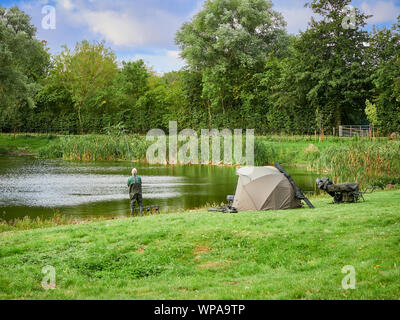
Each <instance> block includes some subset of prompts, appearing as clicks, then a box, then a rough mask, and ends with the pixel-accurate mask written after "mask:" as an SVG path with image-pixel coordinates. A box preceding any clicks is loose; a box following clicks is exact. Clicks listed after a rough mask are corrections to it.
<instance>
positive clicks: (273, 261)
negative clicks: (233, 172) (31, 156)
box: [0, 190, 400, 299]
mask: <svg viewBox="0 0 400 320" xmlns="http://www.w3.org/2000/svg"><path fill="white" fill-rule="evenodd" d="M366 198H367V202H365V203H358V204H344V205H332V204H329V203H330V202H331V200H330V199H328V198H320V199H317V200H314V202H315V205H316V207H317V209H315V210H310V209H298V210H289V211H271V212H240V213H238V214H233V215H229V214H217V213H207V212H191V213H180V214H169V215H161V216H149V217H145V218H138V219H135V220H130V219H122V220H112V221H102V222H94V223H89V224H83V225H68V226H58V227H54V228H46V229H35V230H27V231H16V232H8V233H2V234H0V243H1V246H0V298H1V299H400V280H399V279H400V234H399V230H400V228H399V227H400V210H399V199H400V191H399V190H396V191H388V192H379V193H374V194H371V195H367V196H366ZM47 265H51V266H53V267H55V268H56V272H57V273H56V280H57V289H56V290H50V291H45V290H43V289H42V288H41V280H42V277H43V274H41V270H42V268H43V267H44V266H47ZM346 265H352V266H354V267H355V270H356V279H357V284H356V289H355V290H343V289H342V287H341V282H342V279H343V277H344V276H345V275H344V274H342V273H341V270H342V268H343V267H344V266H346Z"/></svg>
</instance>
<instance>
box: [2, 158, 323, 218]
mask: <svg viewBox="0 0 400 320" xmlns="http://www.w3.org/2000/svg"><path fill="white" fill-rule="evenodd" d="M132 167H136V168H137V169H138V172H139V175H140V176H142V180H143V197H144V205H145V206H150V205H158V206H160V209H161V211H174V210H181V209H193V208H198V207H202V206H205V205H206V204H214V203H217V204H220V203H221V202H224V201H225V199H226V195H228V194H234V193H235V188H236V183H237V176H236V174H235V171H236V169H235V168H232V167H215V166H174V167H173V166H155V165H148V164H138V163H135V164H133V163H131V162H74V161H62V160H45V159H37V158H35V157H31V156H0V218H1V219H5V220H10V219H14V218H23V217H25V216H29V217H32V218H35V217H38V216H39V217H51V216H53V215H54V214H55V213H61V214H64V215H70V216H75V217H84V218H85V217H93V216H114V217H123V216H129V213H130V212H129V200H128V188H127V186H126V182H127V179H128V177H129V176H130V172H131V170H132ZM286 169H287V171H288V172H289V173H290V174H291V175H292V176H293V178H294V179H295V181H296V182H297V183H298V185H299V186H300V187H301V188H303V190H304V191H306V192H308V193H313V192H315V191H316V189H315V179H316V177H317V175H316V174H315V173H311V172H309V171H307V170H306V169H305V168H298V167H286Z"/></svg>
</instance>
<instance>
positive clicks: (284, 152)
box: [0, 133, 400, 187]
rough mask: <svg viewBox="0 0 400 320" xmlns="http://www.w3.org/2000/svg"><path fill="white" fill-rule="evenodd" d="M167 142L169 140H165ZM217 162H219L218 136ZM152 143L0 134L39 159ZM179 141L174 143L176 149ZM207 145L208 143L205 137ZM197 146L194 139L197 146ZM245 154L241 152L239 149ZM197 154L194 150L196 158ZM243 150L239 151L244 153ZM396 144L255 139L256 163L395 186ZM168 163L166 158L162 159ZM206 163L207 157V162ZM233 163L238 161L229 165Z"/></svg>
mask: <svg viewBox="0 0 400 320" xmlns="http://www.w3.org/2000/svg"><path fill="white" fill-rule="evenodd" d="M167 138H168V137H167ZM220 142H221V145H220V149H221V154H220V158H221V159H223V158H224V139H222V138H221V141H220ZM152 143H153V142H150V141H147V140H146V137H145V136H141V135H137V134H133V135H125V134H124V135H116V134H114V133H109V134H107V135H96V134H92V135H77V136H55V135H26V134H24V135H17V137H16V139H14V137H13V135H7V134H0V145H1V146H2V147H1V150H3V151H1V150H0V153H1V152H3V153H5V152H11V153H16V154H25V153H28V154H29V153H35V154H36V155H38V156H39V157H42V158H50V159H63V160H81V161H104V160H122V161H144V162H145V161H146V151H147V149H148V147H149V146H150V145H151V144H152ZM182 143H184V142H179V145H180V144H182ZM210 144H211V145H212V139H210ZM200 146H201V143H200V141H199V147H200ZM243 150H245V149H243ZM200 152H201V150H200V149H199V154H200ZM243 152H244V151H243ZM399 155H400V140H398V139H395V140H392V139H387V138H374V139H370V138H357V137H354V138H338V137H332V136H326V137H324V139H323V140H319V138H316V137H315V136H306V135H303V136H288V135H283V136H278V135H272V136H257V137H256V138H255V146H254V156H255V165H260V166H263V165H272V164H273V163H274V162H275V161H278V162H280V163H282V164H286V165H301V166H306V167H308V168H309V169H312V170H315V171H319V172H321V173H324V174H327V175H329V176H330V177H332V179H333V180H334V181H335V182H345V181H357V182H359V183H361V185H362V186H367V185H378V186H380V187H385V186H386V185H388V184H393V185H396V184H400V156H399ZM167 159H168V157H167ZM210 164H211V159H210ZM233 164H234V165H236V164H237V163H235V162H234V163H233Z"/></svg>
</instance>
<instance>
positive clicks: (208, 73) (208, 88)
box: [176, 0, 286, 126]
mask: <svg viewBox="0 0 400 320" xmlns="http://www.w3.org/2000/svg"><path fill="white" fill-rule="evenodd" d="M284 27H285V22H284V20H283V17H282V15H281V14H279V13H277V12H275V11H273V10H272V4H271V2H270V1H269V0H248V1H241V0H208V1H206V2H205V4H204V7H203V10H202V11H200V12H199V13H198V14H197V15H196V16H194V17H193V19H192V20H191V21H190V22H188V23H185V24H184V25H183V26H182V28H181V29H180V31H178V33H177V35H176V43H177V44H178V45H179V47H180V48H181V51H182V53H181V55H182V57H183V58H184V59H186V61H187V62H188V64H189V67H190V70H191V71H193V72H201V74H202V87H203V96H204V98H206V99H207V105H208V114H209V118H210V119H209V122H211V121H214V123H215V125H217V126H223V125H226V120H227V119H229V117H226V116H225V115H226V114H228V112H229V113H231V112H232V111H233V110H235V109H238V108H240V106H241V99H240V94H239V93H240V92H241V90H242V85H243V84H244V83H246V81H247V80H248V79H251V78H252V77H253V75H254V74H255V73H257V72H261V71H262V70H263V68H264V64H265V61H266V57H267V56H268V54H270V53H274V54H278V53H279V52H280V51H283V50H284V49H285V45H286V41H285V39H286V33H285V30H284ZM213 113H214V114H215V113H222V115H223V117H221V118H220V120H218V119H211V115H212V114H213ZM210 125H211V123H210Z"/></svg>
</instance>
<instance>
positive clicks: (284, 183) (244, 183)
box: [233, 167, 302, 211]
mask: <svg viewBox="0 0 400 320" xmlns="http://www.w3.org/2000/svg"><path fill="white" fill-rule="evenodd" d="M237 174H238V176H239V180H238V184H237V188H236V194H235V198H234V202H233V207H235V208H236V209H238V210H241V211H247V210H281V209H294V208H300V207H302V203H301V200H300V199H298V198H296V193H295V190H294V188H293V186H292V184H291V183H290V181H289V180H288V179H287V178H286V177H285V175H284V174H283V173H281V172H280V171H279V170H278V169H276V168H274V167H243V168H241V169H239V170H237Z"/></svg>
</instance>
